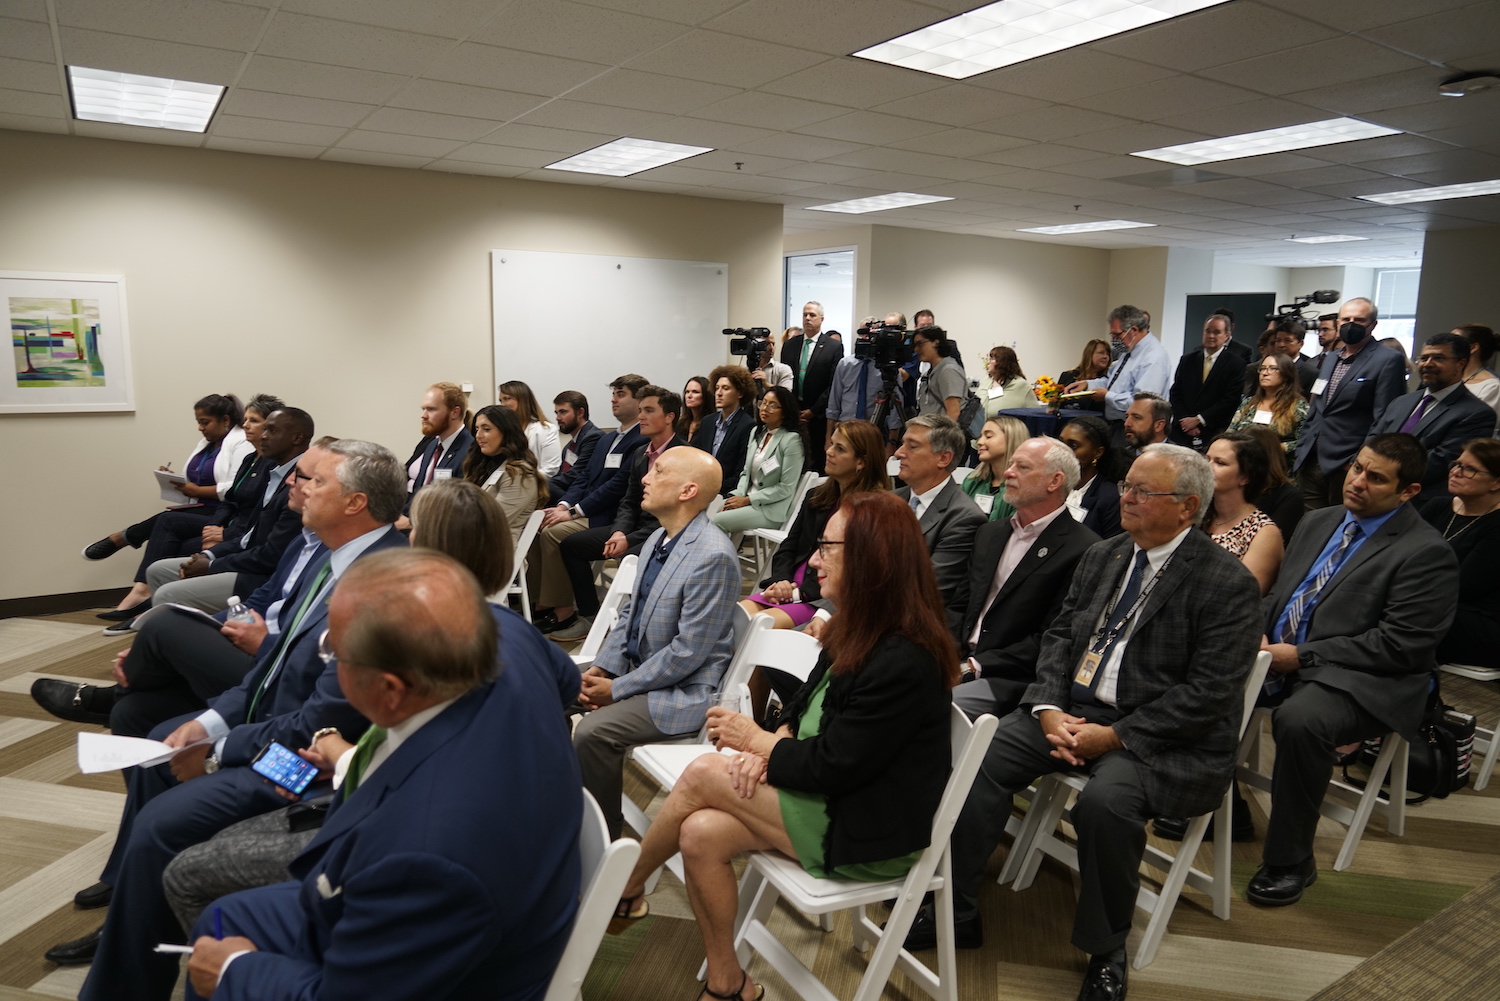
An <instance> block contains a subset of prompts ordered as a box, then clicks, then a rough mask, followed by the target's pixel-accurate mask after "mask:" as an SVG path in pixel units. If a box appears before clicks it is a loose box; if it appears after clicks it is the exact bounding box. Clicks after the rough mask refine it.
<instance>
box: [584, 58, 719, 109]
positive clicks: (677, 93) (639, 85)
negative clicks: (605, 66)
mask: <svg viewBox="0 0 1500 1001" xmlns="http://www.w3.org/2000/svg"><path fill="white" fill-rule="evenodd" d="M737 93H740V91H739V90H738V89H737V88H734V87H725V86H721V85H719V84H715V83H703V82H702V81H699V80H684V79H682V78H681V77H672V76H662V75H661V74H659V73H642V72H640V71H639V70H628V69H617V70H610V71H609V72H608V73H606V74H605V75H604V76H601V77H599V78H598V79H597V80H591V81H590V82H588V83H586V84H584V85H583V86H582V87H579V88H577V89H576V90H572V91H569V92H568V97H569V99H571V100H575V101H592V102H594V103H595V104H607V105H610V106H611V107H616V108H632V109H634V110H637V111H658V112H661V113H663V114H668V115H686V114H688V113H690V112H693V111H697V110H698V109H699V108H702V107H703V106H705V105H709V104H713V103H714V102H716V101H722V100H724V99H725V98H728V97H733V96H734V95H735V94H737Z"/></svg>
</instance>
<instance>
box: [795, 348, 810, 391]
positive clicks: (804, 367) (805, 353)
mask: <svg viewBox="0 0 1500 1001" xmlns="http://www.w3.org/2000/svg"><path fill="white" fill-rule="evenodd" d="M812 349H813V339H812V338H811V337H807V336H804V337H803V338H802V363H801V365H800V366H799V367H800V368H801V370H802V374H801V375H799V376H798V377H797V380H798V381H797V384H798V385H799V386H800V385H801V384H802V381H803V380H805V379H806V378H807V359H808V356H809V355H811V354H812Z"/></svg>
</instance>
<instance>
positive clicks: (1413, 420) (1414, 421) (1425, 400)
mask: <svg viewBox="0 0 1500 1001" xmlns="http://www.w3.org/2000/svg"><path fill="white" fill-rule="evenodd" d="M1433 399H1434V397H1433V395H1432V394H1431V393H1428V394H1426V395H1425V396H1423V397H1422V400H1421V402H1420V403H1418V404H1417V409H1415V410H1413V411H1412V412H1411V416H1410V417H1408V418H1407V419H1406V421H1405V422H1404V423H1403V424H1402V425H1401V433H1402V434H1411V433H1413V432H1414V431H1416V430H1417V425H1418V424H1420V423H1422V418H1423V417H1424V416H1426V414H1427V408H1428V407H1430V406H1432V401H1433Z"/></svg>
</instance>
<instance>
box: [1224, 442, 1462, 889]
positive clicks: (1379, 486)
mask: <svg viewBox="0 0 1500 1001" xmlns="http://www.w3.org/2000/svg"><path fill="white" fill-rule="evenodd" d="M1426 469H1427V456H1426V455H1425V454H1424V452H1423V450H1422V446H1421V445H1419V444H1418V443H1417V441H1416V439H1415V438H1413V437H1412V436H1411V435H1406V434H1382V435H1377V436H1375V437H1374V438H1371V439H1370V440H1369V441H1368V442H1366V443H1365V446H1364V447H1363V448H1361V449H1360V450H1359V454H1358V455H1357V456H1355V458H1354V461H1353V463H1351V464H1350V466H1349V475H1348V478H1347V479H1346V480H1345V482H1344V505H1343V507H1342V508H1338V507H1331V508H1323V509H1321V510H1318V511H1309V512H1308V513H1307V515H1305V516H1304V517H1303V519H1302V522H1301V524H1300V525H1298V526H1297V534H1296V535H1295V536H1293V537H1292V544H1291V546H1290V547H1288V549H1287V552H1286V559H1285V561H1284V562H1283V563H1282V564H1281V574H1280V576H1279V577H1278V579H1277V581H1276V586H1275V587H1274V588H1272V589H1271V593H1270V594H1268V595H1266V597H1265V599H1264V601H1263V603H1262V611H1263V612H1264V625H1265V630H1266V643H1265V649H1267V650H1269V651H1271V672H1272V673H1271V680H1270V681H1269V682H1268V684H1267V690H1268V691H1271V692H1273V695H1274V697H1277V698H1283V701H1282V702H1281V704H1280V706H1278V707H1277V709H1276V713H1275V715H1274V716H1273V717H1272V723H1271V730H1272V733H1273V734H1274V735H1275V737H1276V764H1275V767H1274V770H1273V771H1272V773H1271V820H1270V824H1269V826H1268V827H1267V829H1266V845H1265V850H1264V852H1263V854H1262V856H1261V858H1262V865H1261V867H1260V871H1259V872H1257V873H1256V874H1255V876H1254V877H1252V878H1251V880H1250V885H1249V887H1248V888H1247V889H1246V892H1245V895H1246V896H1247V897H1248V898H1249V899H1250V900H1251V901H1252V902H1253V903H1257V904H1263V905H1265V906H1270V907H1275V906H1280V905H1284V904H1292V903H1296V902H1297V901H1298V900H1299V899H1301V897H1302V891H1303V889H1304V888H1305V887H1307V886H1309V885H1311V884H1312V882H1313V881H1314V880H1316V879H1317V878H1318V869H1317V866H1316V865H1315V864H1314V861H1313V835H1314V833H1315V832H1316V831H1317V827H1318V808H1319V806H1320V805H1321V804H1322V802H1323V794H1324V792H1325V791H1327V788H1328V779H1329V777H1330V776H1331V775H1332V774H1333V763H1334V757H1335V755H1334V751H1333V749H1334V748H1335V747H1339V746H1340V745H1343V744H1348V743H1352V742H1354V741H1358V740H1363V739H1365V738H1366V737H1378V736H1380V735H1382V734H1385V733H1389V732H1391V731H1392V730H1395V731H1397V732H1399V733H1400V734H1401V735H1402V736H1403V737H1405V738H1406V739H1408V740H1416V739H1417V727H1418V726H1419V725H1420V723H1421V720H1422V712H1423V709H1424V708H1425V707H1426V704H1427V693H1428V689H1429V687H1430V684H1431V681H1432V674H1433V672H1434V671H1435V670H1436V668H1437V663H1436V659H1435V657H1434V653H1435V651H1436V650H1437V645H1438V642H1439V641H1440V640H1441V639H1442V638H1443V636H1444V634H1445V633H1447V632H1448V627H1449V625H1451V624H1452V622H1453V614H1454V605H1455V603H1456V597H1457V595H1458V560H1457V558H1456V557H1455V556H1454V555H1453V548H1452V547H1451V546H1449V545H1448V543H1447V542H1445V541H1444V540H1443V537H1442V535H1440V534H1439V533H1438V532H1437V530H1436V529H1434V528H1432V527H1431V526H1430V525H1428V524H1427V522H1426V521H1425V520H1423V518H1422V517H1421V516H1420V515H1419V514H1417V512H1416V510H1415V509H1414V508H1413V507H1412V505H1411V504H1410V503H1409V501H1410V500H1411V499H1412V498H1413V497H1415V496H1416V495H1417V492H1418V491H1419V490H1421V488H1422V484H1421V479H1422V474H1423V473H1424V472H1425V471H1426Z"/></svg>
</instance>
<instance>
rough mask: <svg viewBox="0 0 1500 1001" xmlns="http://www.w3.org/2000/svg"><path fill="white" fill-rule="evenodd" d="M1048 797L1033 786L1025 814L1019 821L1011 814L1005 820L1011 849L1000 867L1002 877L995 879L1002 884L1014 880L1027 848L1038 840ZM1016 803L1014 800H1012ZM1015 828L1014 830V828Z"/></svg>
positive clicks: (1024, 858)
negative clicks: (1038, 830)
mask: <svg viewBox="0 0 1500 1001" xmlns="http://www.w3.org/2000/svg"><path fill="white" fill-rule="evenodd" d="M1045 799H1046V797H1044V796H1040V795H1038V791H1037V787H1036V786H1032V787H1031V802H1030V803H1028V804H1027V806H1026V813H1025V815H1024V816H1023V817H1022V818H1021V819H1020V820H1019V821H1017V820H1016V818H1015V817H1014V816H1011V817H1010V818H1009V819H1007V820H1006V822H1005V831H1006V833H1007V834H1010V835H1011V844H1010V851H1009V852H1007V853H1006V855H1005V864H1004V865H1003V866H1001V867H1000V877H999V878H998V879H997V880H995V882H997V883H999V884H1000V885H1001V886H1004V885H1005V884H1006V883H1009V882H1012V881H1013V880H1014V879H1015V878H1016V876H1017V875H1018V874H1019V873H1020V871H1021V866H1022V864H1024V863H1025V861H1026V855H1027V849H1028V848H1029V847H1030V845H1031V843H1032V841H1034V840H1036V832H1037V828H1038V827H1040V826H1041V822H1042V814H1043V813H1044V812H1046V804H1045V803H1044V802H1043V800H1045ZM1012 803H1014V800H1012ZM1012 828H1014V830H1012Z"/></svg>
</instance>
